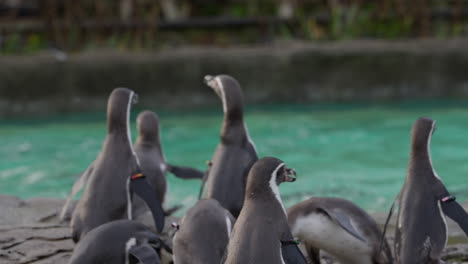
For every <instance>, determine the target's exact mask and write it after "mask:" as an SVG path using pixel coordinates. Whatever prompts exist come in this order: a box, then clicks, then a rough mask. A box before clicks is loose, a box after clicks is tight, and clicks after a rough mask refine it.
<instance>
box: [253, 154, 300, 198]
mask: <svg viewBox="0 0 468 264" xmlns="http://www.w3.org/2000/svg"><path fill="white" fill-rule="evenodd" d="M292 176H296V172H295V171H294V170H293V169H289V168H287V167H286V165H285V163H284V162H283V161H282V160H280V159H277V158H274V157H264V158H262V159H259V160H258V161H257V162H255V164H254V165H253V166H252V168H251V169H250V172H249V176H248V178H247V195H249V193H250V194H252V193H253V194H255V193H262V192H264V191H266V190H271V191H273V193H275V195H276V194H277V189H278V185H280V184H281V183H283V182H294V181H296V178H295V177H292Z"/></svg>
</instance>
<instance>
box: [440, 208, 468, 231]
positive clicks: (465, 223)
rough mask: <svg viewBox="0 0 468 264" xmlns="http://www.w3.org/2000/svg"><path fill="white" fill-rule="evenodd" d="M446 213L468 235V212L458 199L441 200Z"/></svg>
mask: <svg viewBox="0 0 468 264" xmlns="http://www.w3.org/2000/svg"><path fill="white" fill-rule="evenodd" d="M440 203H441V205H442V210H443V211H444V213H445V215H447V216H448V217H450V218H451V219H452V220H453V221H455V222H456V223H457V224H458V225H459V226H460V228H461V229H462V230H463V232H465V235H466V236H468V214H467V213H466V211H465V209H463V207H462V206H461V205H460V204H459V203H457V202H456V201H449V202H440Z"/></svg>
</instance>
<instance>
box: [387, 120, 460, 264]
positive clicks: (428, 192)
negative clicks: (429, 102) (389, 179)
mask: <svg viewBox="0 0 468 264" xmlns="http://www.w3.org/2000/svg"><path fill="white" fill-rule="evenodd" d="M435 128H436V122H435V121H434V120H432V119H430V118H427V117H422V118H419V119H417V120H416V121H415V123H414V125H413V128H412V133H411V151H410V158H409V164H408V170H407V175H406V180H405V183H404V184H403V187H402V189H401V191H400V193H399V195H398V197H397V199H396V203H397V204H398V208H399V209H398V215H397V224H396V229H395V243H394V252H395V260H396V263H402V264H406V263H439V260H440V257H441V253H442V250H443V249H444V247H445V246H446V244H447V222H446V215H447V216H448V217H450V218H451V219H453V220H454V221H455V222H456V223H457V224H458V225H459V226H460V227H461V228H462V229H463V231H464V232H465V234H467V235H468V215H467V213H466V211H465V210H464V209H463V207H462V206H461V205H460V204H458V203H457V202H456V200H455V197H454V196H452V195H450V193H449V192H448V191H447V189H446V187H445V185H444V183H443V182H442V179H441V178H440V177H439V176H438V175H437V173H436V172H435V170H434V168H433V166H432V161H431V156H430V143H431V137H432V134H433V133H434V131H435ZM394 204H395V203H394ZM392 211H393V205H392V209H391V210H390V214H391V212H392ZM390 214H389V217H388V218H387V219H389V218H390Z"/></svg>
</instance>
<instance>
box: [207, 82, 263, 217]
mask: <svg viewBox="0 0 468 264" xmlns="http://www.w3.org/2000/svg"><path fill="white" fill-rule="evenodd" d="M205 82H206V84H207V85H208V86H209V87H211V88H212V89H213V90H214V91H215V92H216V94H217V95H218V96H219V97H220V98H221V101H222V103H223V112H224V120H223V125H222V129H221V143H220V144H219V145H218V146H217V148H216V150H215V152H214V154H213V157H212V160H211V162H210V168H209V170H208V172H207V178H206V195H205V198H212V199H216V200H217V201H218V202H219V203H220V204H221V205H222V206H223V207H224V208H226V209H228V210H229V212H231V214H232V215H233V216H234V217H237V216H238V215H239V212H240V210H241V208H242V203H243V200H244V193H245V184H246V178H247V175H248V173H249V170H250V168H251V167H252V165H253V164H254V162H255V161H257V159H258V157H257V151H256V149H255V145H254V144H253V142H252V140H251V139H250V136H249V132H248V130H247V126H246V124H245V123H244V112H243V108H244V105H243V95H242V90H241V88H240V85H239V83H238V82H237V81H236V80H235V79H234V78H232V77H231V76H228V75H218V76H215V77H213V76H206V77H205ZM202 188H203V186H202Z"/></svg>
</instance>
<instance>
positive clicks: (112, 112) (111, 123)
mask: <svg viewBox="0 0 468 264" xmlns="http://www.w3.org/2000/svg"><path fill="white" fill-rule="evenodd" d="M137 102H138V95H137V94H136V93H135V92H134V91H132V90H130V89H128V88H121V87H120V88H115V89H114V90H113V91H112V93H111V94H110V96H109V100H108V102H107V129H108V131H109V132H113V131H117V130H121V131H124V132H125V131H126V130H127V126H128V121H129V118H130V110H131V106H132V105H133V104H135V103H137Z"/></svg>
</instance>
